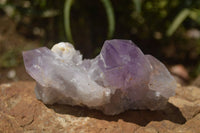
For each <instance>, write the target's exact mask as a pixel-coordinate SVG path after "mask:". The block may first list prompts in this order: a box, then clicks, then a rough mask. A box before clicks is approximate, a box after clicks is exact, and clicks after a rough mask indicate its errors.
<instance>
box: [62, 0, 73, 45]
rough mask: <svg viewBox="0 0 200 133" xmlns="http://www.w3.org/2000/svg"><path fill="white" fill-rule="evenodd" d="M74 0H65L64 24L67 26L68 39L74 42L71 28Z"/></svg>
mask: <svg viewBox="0 0 200 133" xmlns="http://www.w3.org/2000/svg"><path fill="white" fill-rule="evenodd" d="M72 2H73V0H65V4H64V26H65V32H66V35H67V40H68V41H69V42H71V43H73V44H74V41H73V38H72V33H71V28H70V10H71V6H72Z"/></svg>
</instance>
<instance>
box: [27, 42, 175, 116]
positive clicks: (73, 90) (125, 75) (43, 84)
mask: <svg viewBox="0 0 200 133" xmlns="http://www.w3.org/2000/svg"><path fill="white" fill-rule="evenodd" d="M23 58H24V64H25V68H26V70H27V72H28V73H29V74H30V75H31V76H32V77H33V78H34V79H35V80H36V82H37V85H36V87H35V93H36V97H37V98H38V99H40V100H42V101H43V102H44V103H45V104H54V103H59V104H68V105H79V106H87V107H89V108H94V109H98V110H101V111H103V112H104V113H105V114H108V115H115V114H119V113H121V112H123V111H125V110H128V109H150V110H160V109H164V108H165V107H166V103H167V101H168V98H169V97H170V96H173V95H174V93H175V88H176V82H175V80H174V78H173V77H172V76H171V75H170V73H169V72H168V70H167V68H166V67H165V66H164V65H163V64H162V63H161V62H160V61H158V60H157V59H156V58H154V57H153V56H151V55H144V54H143V53H142V51H141V50H140V49H139V48H138V47H137V46H136V45H135V44H134V43H133V42H132V41H130V40H118V39H114V40H107V41H105V43H104V45H103V48H102V50H101V53H100V54H99V55H98V56H97V57H96V58H94V59H91V60H89V59H84V60H83V59H82V55H81V54H80V52H79V51H76V50H75V49H74V47H73V45H71V44H70V43H63V42H62V43H58V44H56V45H54V46H53V48H52V49H51V50H49V49H48V48H46V47H42V48H38V49H35V50H30V51H25V52H23Z"/></svg>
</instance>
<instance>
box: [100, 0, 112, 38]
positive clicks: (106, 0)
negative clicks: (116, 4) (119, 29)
mask: <svg viewBox="0 0 200 133" xmlns="http://www.w3.org/2000/svg"><path fill="white" fill-rule="evenodd" d="M101 1H102V3H103V5H104V7H105V10H106V14H107V18H108V35H107V36H108V39H110V38H112V36H113V34H114V31H115V15H114V11H113V7H112V4H111V2H110V0H101Z"/></svg>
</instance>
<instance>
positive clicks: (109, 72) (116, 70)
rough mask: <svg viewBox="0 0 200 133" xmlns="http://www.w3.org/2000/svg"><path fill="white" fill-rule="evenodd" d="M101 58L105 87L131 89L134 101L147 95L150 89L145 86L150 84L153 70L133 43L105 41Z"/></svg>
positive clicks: (100, 64)
mask: <svg viewBox="0 0 200 133" xmlns="http://www.w3.org/2000/svg"><path fill="white" fill-rule="evenodd" d="M100 57H101V60H100V61H99V66H100V69H101V70H102V71H103V73H104V78H105V86H108V87H110V88H115V89H119V88H120V89H122V91H126V90H127V89H129V95H131V96H130V97H133V98H132V99H133V100H138V99H141V98H142V97H143V96H144V95H145V93H146V91H147V89H148V88H147V86H144V85H143V84H148V82H149V77H150V71H151V68H150V64H149V62H148V60H147V59H146V58H145V56H144V54H143V53H142V51H141V50H140V49H139V48H138V47H137V46H136V45H135V44H134V43H133V42H132V41H130V40H117V39H115V40H108V41H105V43H104V46H103V48H102V50H101V53H100ZM130 88H131V89H130ZM130 92H132V93H130ZM135 92H137V93H135Z"/></svg>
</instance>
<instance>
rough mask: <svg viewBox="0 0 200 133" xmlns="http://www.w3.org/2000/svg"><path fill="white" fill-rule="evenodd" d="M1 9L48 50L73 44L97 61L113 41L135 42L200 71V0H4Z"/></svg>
mask: <svg viewBox="0 0 200 133" xmlns="http://www.w3.org/2000/svg"><path fill="white" fill-rule="evenodd" d="M0 7H1V9H2V11H3V12H4V13H6V14H7V15H8V16H10V17H12V18H13V19H14V20H15V21H16V22H17V23H18V29H19V30H18V31H19V33H22V34H24V35H25V36H26V37H29V38H40V39H41V38H42V39H43V43H44V44H47V45H48V46H51V45H52V44H53V43H55V42H59V41H70V42H73V43H74V44H75V47H76V48H77V49H80V50H81V52H82V53H83V54H84V56H85V57H92V56H95V55H96V54H97V53H98V52H99V51H100V47H101V46H102V44H103V41H104V40H106V39H108V38H109V39H110V38H124V39H131V40H133V41H134V42H136V43H137V44H140V47H141V48H142V50H143V51H144V52H145V53H152V54H153V55H154V56H156V57H158V58H160V59H162V60H166V61H167V62H168V63H169V64H170V63H171V64H175V63H180V64H186V65H187V64H189V65H191V66H193V67H192V68H191V69H194V66H195V67H196V68H200V65H198V64H200V60H199V57H200V50H199V49H200V44H199V43H200V41H199V40H200V1H199V0H126V1H122V0H93V1H89V0H87V1H85V0H59V1H54V0H20V1H17V0H0ZM22 29H23V30H22ZM37 31H38V32H37Z"/></svg>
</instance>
